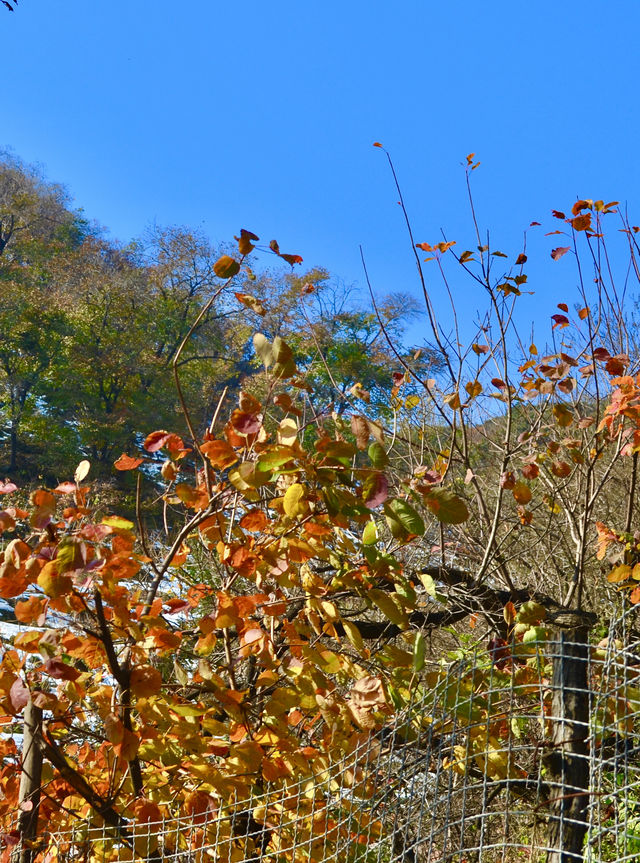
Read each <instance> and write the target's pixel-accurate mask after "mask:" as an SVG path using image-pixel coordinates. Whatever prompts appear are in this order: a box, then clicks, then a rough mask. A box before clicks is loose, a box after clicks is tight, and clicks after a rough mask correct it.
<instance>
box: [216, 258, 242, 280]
mask: <svg viewBox="0 0 640 863" xmlns="http://www.w3.org/2000/svg"><path fill="white" fill-rule="evenodd" d="M213 272H214V273H215V274H216V276H218V278H220V279H231V278H233V276H237V275H238V273H239V272H240V264H239V263H238V262H237V261H236V260H234V258H232V257H231V256H230V255H222V257H220V258H218V260H217V261H216V262H215V264H214V265H213Z"/></svg>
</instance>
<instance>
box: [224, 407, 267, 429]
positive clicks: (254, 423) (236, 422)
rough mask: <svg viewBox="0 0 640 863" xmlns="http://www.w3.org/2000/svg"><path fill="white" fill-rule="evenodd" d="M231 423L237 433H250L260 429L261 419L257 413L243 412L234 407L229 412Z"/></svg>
mask: <svg viewBox="0 0 640 863" xmlns="http://www.w3.org/2000/svg"><path fill="white" fill-rule="evenodd" d="M231 424H232V425H233V427H234V429H235V430H236V431H237V432H239V434H243V435H250V434H256V433H257V432H259V431H260V427H261V426H262V421H261V418H260V416H259V415H258V414H250V413H245V412H244V411H240V410H237V409H236V410H234V412H233V413H232V414H231Z"/></svg>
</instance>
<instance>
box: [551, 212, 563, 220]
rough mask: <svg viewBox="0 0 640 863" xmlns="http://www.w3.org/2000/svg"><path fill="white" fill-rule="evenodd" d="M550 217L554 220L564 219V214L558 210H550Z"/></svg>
mask: <svg viewBox="0 0 640 863" xmlns="http://www.w3.org/2000/svg"><path fill="white" fill-rule="evenodd" d="M551 215H552V216H553V217H554V218H555V219H564V217H565V216H564V213H562V212H561V211H560V210H551Z"/></svg>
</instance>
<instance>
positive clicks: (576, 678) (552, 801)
mask: <svg viewBox="0 0 640 863" xmlns="http://www.w3.org/2000/svg"><path fill="white" fill-rule="evenodd" d="M588 634H589V630H588V628H587V627H586V626H575V627H571V628H567V629H559V630H556V637H555V639H554V642H553V650H554V654H553V685H552V688H553V699H552V702H551V721H552V723H553V730H552V737H551V748H550V751H549V752H548V754H547V755H546V756H545V759H544V761H545V767H546V769H547V774H548V780H547V781H548V785H549V787H550V791H549V823H548V832H547V847H548V849H549V850H548V851H547V863H577V861H582V860H583V851H582V846H583V845H584V838H585V835H586V832H587V817H586V815H587V805H588V802H589V757H588V756H589V749H588V741H587V738H588V734H589V689H588V685H589V684H588V657H589V648H588Z"/></svg>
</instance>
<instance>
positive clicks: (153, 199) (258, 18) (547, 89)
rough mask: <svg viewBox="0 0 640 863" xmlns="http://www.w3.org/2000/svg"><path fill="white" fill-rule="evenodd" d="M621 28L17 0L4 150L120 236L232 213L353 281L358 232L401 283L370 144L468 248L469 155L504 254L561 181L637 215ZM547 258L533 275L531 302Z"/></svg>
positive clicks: (389, 206)
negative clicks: (38, 169) (40, 170)
mask: <svg viewBox="0 0 640 863" xmlns="http://www.w3.org/2000/svg"><path fill="white" fill-rule="evenodd" d="M638 32H640V3H639V2H638V0H615V2H612V3H609V4H603V3H602V2H596V0H583V2H581V3H579V4H578V3H572V2H567V3H562V2H557V0H556V2H553V3H550V2H545V0H542V2H537V3H518V2H513V0H510V2H502V0H490V2H488V3H484V4H481V3H477V2H473V3H472V2H461V0H449V2H446V3H443V2H439V3H433V2H428V0H423V2H404V0H397V2H395V3H390V2H371V0H369V2H362V0H342V2H334V0H325V2H321V3H308V2H307V3H305V2H300V0H298V2H289V0H285V2H281V0H275V2H271V3H265V2H264V0H262V2H255V0H246V2H243V3H223V2H215V0H189V2H179V0H172V2H168V0H153V2H152V0H20V5H19V7H18V9H17V10H16V11H15V12H14V13H12V14H11V13H9V12H7V11H5V10H4V8H0V40H1V41H0V44H2V69H3V88H2V99H1V102H0V145H4V146H9V147H11V148H13V150H14V151H15V153H16V154H17V155H19V156H21V157H22V158H23V159H25V160H27V161H30V162H40V163H42V164H43V165H44V166H45V168H46V171H47V174H48V176H49V177H50V178H51V179H53V180H57V181H60V182H62V183H65V184H66V185H67V186H68V188H69V190H70V192H71V193H72V195H73V197H74V198H75V201H76V203H77V205H78V206H81V207H83V208H84V209H85V211H86V213H87V215H88V216H89V217H91V218H94V219H96V220H98V221H99V222H100V223H102V224H104V225H105V226H107V227H108V228H109V229H110V231H111V232H112V234H113V235H114V236H115V237H117V238H119V239H121V240H128V239H130V238H131V237H133V236H135V235H137V234H139V233H141V232H142V231H143V229H144V227H145V225H147V224H148V223H149V222H151V221H153V220H155V221H157V222H158V223H160V224H187V225H192V226H201V227H203V228H204V229H205V230H206V231H207V233H208V234H209V235H210V237H211V238H212V239H213V240H215V241H224V240H229V239H231V237H232V236H233V234H234V233H237V231H238V229H239V228H240V227H246V228H249V229H251V230H253V231H255V232H256V233H258V234H259V235H260V236H261V238H263V239H265V240H269V239H271V238H272V237H275V238H277V239H278V241H279V242H280V246H281V248H282V249H283V251H288V252H295V253H298V254H301V255H302V256H303V257H304V259H305V265H306V264H309V265H313V264H319V265H324V266H326V267H328V268H329V269H330V270H331V271H332V272H333V273H335V274H336V275H337V276H339V277H340V278H341V279H343V280H344V281H345V282H346V283H352V282H357V283H359V284H362V270H361V265H360V258H359V251H358V246H359V244H360V243H361V244H362V245H363V246H364V250H365V254H366V257H367V262H368V266H369V269H370V274H371V276H372V279H373V282H374V285H375V288H376V289H377V290H379V291H381V292H382V291H387V290H417V285H416V280H415V277H414V268H413V264H412V260H411V255H410V249H409V246H408V243H407V241H406V239H405V236H404V233H403V225H402V221H401V214H400V212H399V208H398V207H397V205H396V203H395V202H396V194H395V192H394V189H393V186H392V183H391V178H390V176H389V172H388V168H387V164H386V160H385V159H384V155H383V154H382V153H381V152H380V151H379V150H376V149H374V148H373V147H372V143H373V142H374V141H381V142H383V143H384V145H385V146H386V147H387V148H388V149H389V150H390V151H391V153H392V155H393V158H394V160H395V163H396V167H397V170H398V173H399V175H400V179H401V181H402V184H403V187H404V192H405V198H406V201H407V204H408V207H409V210H410V213H411V216H412V220H413V223H414V229H415V233H416V239H417V240H428V241H432V240H437V239H438V238H439V229H440V228H441V227H443V228H445V229H446V231H447V234H448V235H449V237H450V238H452V239H456V240H458V243H459V245H460V246H462V247H463V248H466V247H468V246H469V245H470V243H471V241H472V233H471V230H470V228H471V226H470V222H469V217H468V211H467V207H466V203H465V193H464V174H463V171H462V169H461V167H460V164H461V162H462V161H463V159H464V156H465V155H466V154H467V153H469V152H471V151H475V152H476V153H477V154H478V158H479V159H481V161H482V167H481V168H480V169H479V171H477V172H476V176H475V177H474V180H475V189H476V197H477V203H478V208H479V211H480V215H481V219H482V221H483V223H484V224H485V225H487V226H488V227H490V228H491V232H492V241H493V243H494V245H495V247H498V248H502V249H504V250H505V251H509V252H514V253H517V252H518V251H519V250H520V249H519V246H520V237H521V232H522V230H523V228H525V227H526V226H527V225H528V224H529V222H530V221H531V220H533V219H536V220H538V221H545V222H546V221H547V217H548V214H549V212H550V210H551V208H552V207H566V206H568V205H569V204H570V203H571V202H572V201H573V200H575V198H576V197H593V198H600V197H602V198H604V199H606V200H611V199H621V200H628V201H629V203H630V205H631V207H632V209H633V205H634V204H637V205H638V209H637V210H636V212H640V200H639V198H640V195H639V192H640V188H639V186H640V182H639V177H638V169H637V158H638V157H637V141H638V138H639V137H640V134H639V133H640V121H639V120H638V72H639V71H640V70H639V65H640V64H639V62H638V47H637V46H638V42H637V40H638ZM637 218H638V220H640V215H639V216H638V217H637ZM551 227H555V226H550V228H548V229H551ZM539 230H540V231H541V230H542V229H539ZM540 236H541V235H540ZM550 239H551V238H548V239H547V240H542V239H540V240H539V241H538V243H539V248H540V249H541V254H543V256H544V255H546V256H547V257H548V250H547V246H548V245H549V241H550ZM534 246H535V243H534ZM552 266H555V267H556V268H558V267H560V266H561V264H560V262H558V263H557V264H555V265H553V264H549V273H553V275H549V274H548V273H547V267H546V265H545V266H544V267H541V268H539V270H536V277H537V281H538V283H537V284H535V283H534V284H532V287H533V288H535V289H536V290H537V291H538V294H537V299H536V300H532V302H534V303H536V302H538V301H539V302H540V303H543V304H544V307H545V309H546V308H548V302H550V301H551V302H553V301H557V299H558V298H557V297H555V294H554V291H555V290H556V289H557V287H558V285H557V279H558V278H559V275H558V274H559V273H560V271H559V270H558V269H556V270H553V271H552V270H551V267H552ZM566 273H567V275H568V274H569V270H568V269H567V270H566ZM550 279H551V280H552V282H553V280H554V279H555V280H556V282H554V283H553V284H554V287H553V290H550V289H549V285H550V284H551V283H552V282H550V281H549V280H550ZM568 288H569V289H570V288H571V284H570V285H569V286H568ZM464 290H465V291H466V290H468V289H466V288H465V289H464ZM461 302H462V304H463V308H464V309H465V310H466V309H467V308H468V309H469V311H471V310H472V308H475V305H477V298H474V296H473V294H463V295H462V296H461ZM550 311H553V309H550Z"/></svg>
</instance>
